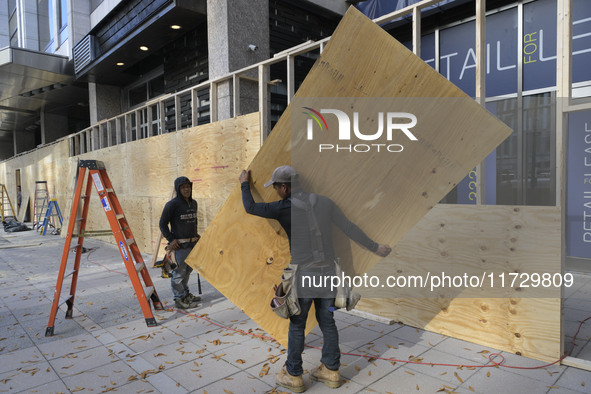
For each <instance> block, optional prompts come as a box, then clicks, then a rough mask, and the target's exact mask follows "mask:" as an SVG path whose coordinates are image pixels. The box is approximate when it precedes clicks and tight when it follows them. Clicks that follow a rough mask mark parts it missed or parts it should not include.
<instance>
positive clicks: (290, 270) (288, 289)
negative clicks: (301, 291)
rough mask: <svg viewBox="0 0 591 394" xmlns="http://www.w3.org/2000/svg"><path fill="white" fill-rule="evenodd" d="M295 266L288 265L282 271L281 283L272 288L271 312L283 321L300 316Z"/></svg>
mask: <svg viewBox="0 0 591 394" xmlns="http://www.w3.org/2000/svg"><path fill="white" fill-rule="evenodd" d="M296 272H297V265H292V264H290V265H289V266H288V267H287V268H285V269H284V270H283V274H282V275H281V283H279V285H276V286H275V287H274V290H275V293H274V296H273V298H272V299H271V310H273V312H275V314H276V315H277V316H279V317H281V318H283V319H289V317H290V316H295V315H299V314H300V303H299V302H298V295H297V288H296V283H295V281H296Z"/></svg>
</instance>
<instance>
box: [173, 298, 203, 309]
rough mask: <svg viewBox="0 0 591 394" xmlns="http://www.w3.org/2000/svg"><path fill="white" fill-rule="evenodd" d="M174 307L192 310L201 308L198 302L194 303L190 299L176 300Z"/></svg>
mask: <svg viewBox="0 0 591 394" xmlns="http://www.w3.org/2000/svg"><path fill="white" fill-rule="evenodd" d="M174 305H175V306H176V307H177V308H179V309H190V308H196V307H198V306H199V304H198V303H197V302H193V301H191V300H190V299H188V297H183V298H177V299H176V300H174Z"/></svg>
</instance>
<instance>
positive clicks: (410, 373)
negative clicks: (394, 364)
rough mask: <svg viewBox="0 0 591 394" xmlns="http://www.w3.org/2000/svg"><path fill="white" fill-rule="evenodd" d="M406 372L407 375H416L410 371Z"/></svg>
mask: <svg viewBox="0 0 591 394" xmlns="http://www.w3.org/2000/svg"><path fill="white" fill-rule="evenodd" d="M404 372H406V373H407V374H409V375H413V376H414V373H412V372H410V371H404Z"/></svg>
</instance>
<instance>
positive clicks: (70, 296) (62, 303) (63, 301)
mask: <svg viewBox="0 0 591 394" xmlns="http://www.w3.org/2000/svg"><path fill="white" fill-rule="evenodd" d="M71 298H72V295H69V296H68V297H67V298H66V299H65V300H62V301H61V302H60V303H59V304H58V308H59V307H60V306H62V305H64V304H65V303H66V302H68V301H70V299H71Z"/></svg>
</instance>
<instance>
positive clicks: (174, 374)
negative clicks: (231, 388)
mask: <svg viewBox="0 0 591 394" xmlns="http://www.w3.org/2000/svg"><path fill="white" fill-rule="evenodd" d="M221 357H223V353H219V354H207V355H205V356H204V357H203V358H201V359H199V360H198V361H194V362H187V363H184V364H182V365H179V366H175V367H173V368H170V369H168V368H167V369H166V375H168V376H170V377H171V378H172V379H173V380H175V381H176V382H177V383H180V385H181V386H183V387H184V388H186V389H187V390H189V391H192V390H196V389H200V388H202V387H205V386H207V385H209V384H211V383H212V382H216V381H218V380H221V379H224V378H226V377H228V376H231V375H234V374H236V373H237V372H239V371H240V369H238V368H236V367H235V366H233V365H232V364H229V363H227V362H226V361H224V360H223V359H222V358H221Z"/></svg>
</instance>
